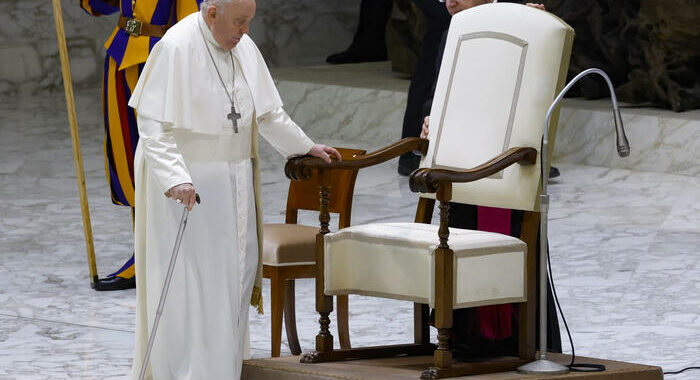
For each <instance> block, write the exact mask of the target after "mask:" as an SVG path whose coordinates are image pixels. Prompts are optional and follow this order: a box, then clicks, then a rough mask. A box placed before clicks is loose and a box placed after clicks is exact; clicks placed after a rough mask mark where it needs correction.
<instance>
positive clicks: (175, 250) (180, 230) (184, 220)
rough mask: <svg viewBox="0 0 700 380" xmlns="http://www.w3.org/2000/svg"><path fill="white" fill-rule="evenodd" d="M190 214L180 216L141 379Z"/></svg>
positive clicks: (140, 376)
mask: <svg viewBox="0 0 700 380" xmlns="http://www.w3.org/2000/svg"><path fill="white" fill-rule="evenodd" d="M195 199H196V201H197V203H199V202H200V199H199V194H195ZM189 215H190V210H189V209H187V205H185V209H184V210H183V211H182V218H180V227H179V228H178V230H177V236H176V237H175V247H173V254H172V256H170V264H169V265H168V272H167V273H166V274H165V283H164V284H163V291H162V292H161V293H160V300H158V309H156V319H155V320H154V321H153V330H151V334H150V335H149V336H148V346H147V347H146V355H144V357H143V363H141V374H140V375H139V380H143V377H144V376H146V367H147V366H148V361H149V360H150V359H151V349H152V348H153V341H155V338H156V331H158V323H159V322H160V316H161V315H162V314H163V307H164V306H165V299H166V297H167V296H168V289H169V288H170V280H171V279H172V277H173V271H174V270H175V261H177V255H178V253H179V252H180V243H182V234H183V232H185V226H187V217H189Z"/></svg>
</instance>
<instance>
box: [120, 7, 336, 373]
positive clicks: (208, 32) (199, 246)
mask: <svg viewBox="0 0 700 380" xmlns="http://www.w3.org/2000/svg"><path fill="white" fill-rule="evenodd" d="M254 15H255V1H254V0H208V1H204V2H203V3H202V5H201V12H199V13H194V14H192V15H190V16H188V17H186V18H185V19H183V20H181V21H180V22H179V23H177V24H175V25H174V26H173V27H172V28H170V29H169V30H168V32H167V33H166V34H165V36H164V37H163V39H162V40H161V41H160V42H158V43H157V44H156V45H155V47H154V48H153V51H152V52H151V54H150V57H149V59H148V61H147V62H146V65H145V67H144V69H143V72H142V74H141V76H140V79H139V82H138V85H137V86H136V88H135V89H134V92H133V94H132V96H131V100H130V102H129V106H131V107H133V108H134V109H136V113H137V115H138V116H137V118H138V128H139V135H140V140H139V144H138V147H137V149H136V156H135V159H134V170H135V178H136V202H135V203H136V224H135V228H136V232H135V252H136V272H137V273H136V279H137V283H136V294H137V299H138V302H137V313H136V314H137V317H136V343H135V350H134V363H133V369H132V376H133V378H135V379H136V378H138V374H139V371H140V368H141V364H142V360H143V356H144V353H145V351H146V345H147V340H148V334H149V332H150V331H151V328H152V326H153V321H154V318H155V312H156V308H157V304H158V299H159V297H160V293H161V291H162V286H163V282H164V279H165V274H166V272H167V268H168V263H169V260H170V256H171V252H172V248H173V244H174V241H175V236H176V234H177V228H178V223H179V220H180V216H181V214H182V207H183V206H182V205H180V204H178V203H179V202H181V203H182V204H184V205H187V206H188V207H189V208H190V209H192V207H194V205H195V189H196V192H197V193H199V194H200V195H201V199H202V203H201V205H198V206H197V207H196V208H195V209H194V210H193V211H192V213H191V214H190V218H189V222H188V226H187V230H186V231H185V234H184V238H183V240H182V246H181V248H180V255H179V257H178V262H177V265H176V267H175V272H174V275H173V279H172V283H171V287H170V291H169V293H168V300H167V302H166V304H165V309H164V312H163V317H162V319H161V321H160V326H159V329H158V333H157V336H156V339H155V343H154V346H153V351H152V354H151V359H150V365H149V371H148V372H147V376H146V377H147V378H152V379H156V380H173V379H207V380H219V379H222V380H223V379H225V380H229V379H238V378H240V374H241V366H242V359H243V356H244V355H246V356H247V351H248V348H247V341H248V339H247V338H248V308H249V305H250V304H252V305H254V306H256V307H257V308H258V310H259V311H262V298H261V293H260V290H261V284H262V279H261V272H262V271H261V266H262V263H261V260H260V257H259V254H260V252H261V248H260V238H261V236H262V235H261V230H260V227H261V225H262V220H261V217H260V215H261V213H260V211H261V210H260V204H259V202H258V196H259V195H260V193H259V191H256V188H258V187H259V186H258V185H257V184H258V183H259V182H258V170H257V161H256V160H257V156H256V150H257V149H256V141H257V133H260V134H261V135H262V136H263V137H264V138H265V139H266V140H267V141H269V142H270V144H271V145H272V146H274V147H275V148H276V149H277V150H278V151H279V152H280V153H281V154H282V155H283V156H285V157H289V156H293V155H303V154H311V155H313V156H316V157H321V158H323V159H324V160H326V161H327V162H330V159H331V158H330V157H331V156H333V157H334V158H336V159H340V154H339V153H338V152H337V151H336V150H335V149H333V148H330V147H327V146H325V145H319V144H314V143H313V142H312V141H311V140H310V139H309V138H308V137H307V136H306V135H305V134H304V132H302V130H301V129H300V128H299V127H298V126H297V125H296V124H295V123H294V122H293V121H292V120H291V119H290V118H289V116H288V115H287V114H286V113H285V111H284V110H283V109H282V101H281V100H280V97H279V94H278V93H277V89H276V88H275V85H274V83H273V81H272V78H271V77H270V74H269V72H268V69H267V66H266V65H265V61H264V60H263V58H262V56H261V55H260V52H259V51H258V49H257V47H256V46H255V43H254V42H253V41H252V40H251V39H250V37H248V35H247V34H246V33H247V32H248V28H249V24H250V21H251V19H252V18H253V16H254ZM164 194H167V196H166V195H164ZM168 197H170V199H168ZM173 200H175V201H173Z"/></svg>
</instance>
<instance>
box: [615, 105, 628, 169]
mask: <svg viewBox="0 0 700 380" xmlns="http://www.w3.org/2000/svg"><path fill="white" fill-rule="evenodd" d="M613 119H614V120H615V133H616V134H617V154H618V155H619V156H620V157H627V156H629V155H630V143H629V141H627V136H625V128H624V126H623V125H622V115H620V110H619V109H614V110H613Z"/></svg>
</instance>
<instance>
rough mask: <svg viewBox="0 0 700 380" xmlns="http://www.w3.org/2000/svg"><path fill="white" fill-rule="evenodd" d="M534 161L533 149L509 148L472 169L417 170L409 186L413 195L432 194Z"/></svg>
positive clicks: (530, 163) (534, 151)
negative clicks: (448, 184) (514, 165)
mask: <svg viewBox="0 0 700 380" xmlns="http://www.w3.org/2000/svg"><path fill="white" fill-rule="evenodd" d="M536 160H537V150H536V149H535V148H523V147H516V148H510V149H508V150H507V151H505V152H503V153H502V154H500V155H498V156H496V157H495V158H493V159H492V160H490V161H488V162H485V163H483V164H481V165H479V166H477V167H475V168H472V169H466V170H448V169H432V168H419V169H418V170H416V171H414V172H413V173H412V174H411V177H410V179H409V185H410V186H411V191H413V192H414V193H434V192H436V191H437V190H438V187H440V185H443V184H447V183H450V184H452V183H460V182H472V181H476V180H478V179H482V178H486V177H488V176H490V175H493V174H495V173H498V172H499V171H501V170H503V169H505V168H507V167H509V166H511V165H513V164H515V163H519V164H521V165H534V163H535V161H536Z"/></svg>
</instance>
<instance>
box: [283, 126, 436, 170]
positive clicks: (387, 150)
mask: <svg viewBox="0 0 700 380" xmlns="http://www.w3.org/2000/svg"><path fill="white" fill-rule="evenodd" d="M427 150H428V140H427V139H420V138H418V137H407V138H405V139H401V140H400V141H397V142H396V143H394V144H392V145H389V146H387V147H384V148H381V149H378V150H375V151H374V152H370V153H366V154H362V155H359V156H355V157H352V158H348V159H344V160H343V161H335V160H334V161H332V162H331V163H330V164H328V163H325V162H324V161H323V160H322V159H320V158H318V157H311V156H308V155H307V156H301V157H293V158H290V159H289V160H287V164H286V165H285V166H284V173H285V174H286V175H287V178H289V179H292V180H297V181H305V180H308V179H309V178H310V176H311V171H312V170H314V169H362V168H366V167H368V166H373V165H377V164H381V163H382V162H385V161H388V160H390V159H392V158H395V157H398V156H400V155H402V154H404V153H408V152H412V151H420V152H421V153H423V154H425V153H426V151H427Z"/></svg>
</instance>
